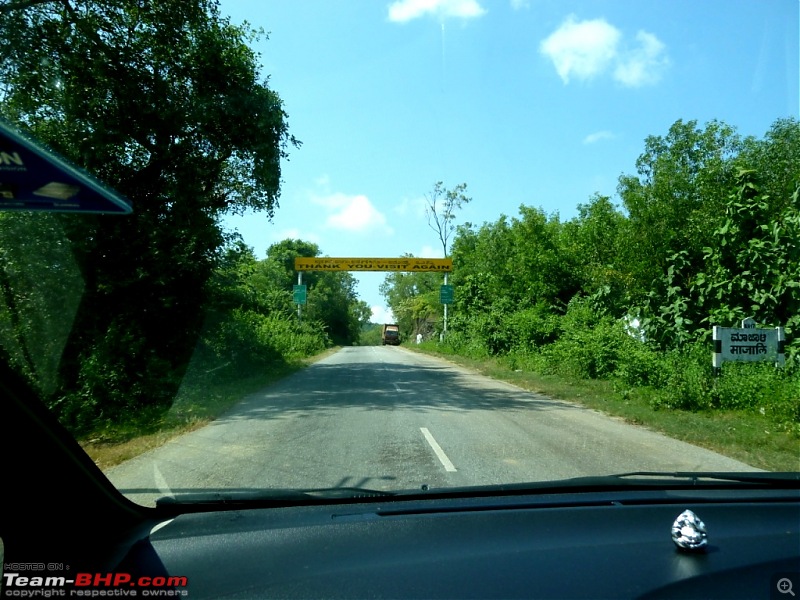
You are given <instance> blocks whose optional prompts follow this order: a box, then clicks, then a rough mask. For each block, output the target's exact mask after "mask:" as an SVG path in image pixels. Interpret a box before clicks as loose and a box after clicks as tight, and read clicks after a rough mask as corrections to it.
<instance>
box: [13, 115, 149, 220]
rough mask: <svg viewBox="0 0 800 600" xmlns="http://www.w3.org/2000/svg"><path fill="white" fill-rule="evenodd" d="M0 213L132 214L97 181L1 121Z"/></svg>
mask: <svg viewBox="0 0 800 600" xmlns="http://www.w3.org/2000/svg"><path fill="white" fill-rule="evenodd" d="M0 210H36V211H46V212H85V213H105V214H130V213H131V211H132V210H133V209H132V208H131V205H130V203H129V202H128V201H127V200H126V199H125V198H123V197H122V196H120V195H119V194H117V193H116V192H115V191H114V190H112V189H110V188H108V187H106V186H104V185H103V184H101V183H100V182H99V181H97V180H96V179H95V178H94V177H92V176H91V175H89V174H88V173H86V172H85V171H83V170H81V169H79V168H78V167H76V166H75V165H72V164H70V163H69V162H67V161H66V160H65V159H63V158H61V157H59V156H57V155H56V154H54V153H53V152H52V151H50V150H47V149H45V148H44V147H42V146H41V145H39V144H37V143H36V142H34V141H33V140H31V139H29V138H27V137H25V136H23V135H21V134H20V133H19V132H17V131H16V130H15V129H14V128H12V127H11V126H10V125H8V124H6V123H4V122H2V121H0Z"/></svg>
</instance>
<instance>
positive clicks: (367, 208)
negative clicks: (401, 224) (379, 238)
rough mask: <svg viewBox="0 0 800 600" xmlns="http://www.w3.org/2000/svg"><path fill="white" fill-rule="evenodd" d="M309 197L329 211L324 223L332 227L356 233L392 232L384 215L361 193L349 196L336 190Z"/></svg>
mask: <svg viewBox="0 0 800 600" xmlns="http://www.w3.org/2000/svg"><path fill="white" fill-rule="evenodd" d="M311 199H312V201H313V202H314V203H315V204H317V205H319V206H322V207H323V208H325V209H326V210H327V211H328V213H330V214H328V217H327V219H326V220H325V224H326V225H327V226H328V227H330V228H332V229H341V230H344V231H350V232H356V233H364V232H370V231H379V232H380V233H389V234H391V233H392V228H391V227H389V226H388V225H387V224H386V217H385V216H384V215H383V213H382V212H380V211H379V210H378V209H377V208H375V207H374V206H373V205H372V202H370V201H369V198H367V197H366V196H364V195H363V194H357V195H355V196H351V195H348V194H342V193H339V192H337V193H334V194H328V195H326V196H316V195H312V197H311Z"/></svg>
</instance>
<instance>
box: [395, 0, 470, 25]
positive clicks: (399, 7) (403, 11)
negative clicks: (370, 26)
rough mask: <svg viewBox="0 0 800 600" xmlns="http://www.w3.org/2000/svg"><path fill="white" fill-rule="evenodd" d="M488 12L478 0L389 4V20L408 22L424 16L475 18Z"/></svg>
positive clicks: (417, 0)
mask: <svg viewBox="0 0 800 600" xmlns="http://www.w3.org/2000/svg"><path fill="white" fill-rule="evenodd" d="M485 14H486V9H484V8H483V7H482V6H481V5H480V4H479V3H478V2H477V0H396V1H395V2H392V3H391V4H390V5H389V20H390V21H393V22H395V23H407V22H408V21H411V20H413V19H418V18H419V17H424V16H437V17H439V18H441V19H444V18H447V17H458V18H461V19H474V18H476V17H481V16H483V15H485Z"/></svg>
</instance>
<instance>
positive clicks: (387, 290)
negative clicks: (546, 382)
mask: <svg viewBox="0 0 800 600" xmlns="http://www.w3.org/2000/svg"><path fill="white" fill-rule="evenodd" d="M618 193H619V197H620V199H621V203H622V206H621V207H618V206H615V205H614V204H613V203H612V200H611V199H610V198H608V197H605V196H600V195H595V196H594V197H592V198H590V199H589V202H588V203H587V204H583V205H579V207H578V216H576V217H575V218H573V219H571V220H569V221H566V222H564V221H562V220H561V219H560V218H559V216H558V215H548V214H545V213H544V212H543V211H541V210H539V209H536V208H532V207H529V206H521V207H520V210H519V215H518V216H517V217H513V218H508V217H506V216H501V217H500V218H499V219H498V220H497V221H495V222H493V223H484V224H483V225H481V226H479V227H476V226H473V225H470V224H467V225H465V226H462V227H460V228H459V229H458V230H457V235H456V236H455V238H454V240H453V245H452V258H453V261H454V272H453V275H452V279H451V281H452V283H453V284H454V285H455V286H456V294H455V296H456V301H455V304H454V306H453V309H452V311H451V313H450V326H449V332H448V336H447V338H446V340H445V343H444V345H443V349H445V350H448V351H451V352H457V353H460V354H463V355H467V356H471V357H476V358H478V357H486V356H495V357H501V358H503V359H505V360H507V361H508V362H509V366H511V367H513V368H522V369H531V370H535V371H537V372H541V373H552V374H561V375H565V376H569V377H581V378H598V379H611V380H614V381H616V382H617V383H618V384H619V385H620V386H622V388H626V389H627V388H633V387H641V386H648V387H651V388H653V389H654V390H658V392H657V393H656V394H655V396H654V397H655V398H656V399H655V400H654V401H653V405H654V407H656V408H681V409H690V410H700V409H716V408H722V409H747V410H757V411H759V412H760V413H761V414H764V415H765V416H769V417H770V418H773V419H774V420H776V421H777V422H778V423H779V424H780V425H781V426H782V427H785V428H787V429H789V430H791V431H794V432H796V433H800V336H798V333H800V198H799V197H798V196H800V123H799V122H798V121H796V120H793V119H782V120H778V121H776V122H775V123H774V124H773V126H772V127H771V129H770V130H769V131H768V132H767V133H766V135H765V136H764V137H763V138H761V139H757V138H744V139H742V138H741V136H739V135H738V134H737V132H736V130H735V129H734V128H733V127H731V126H728V125H726V124H724V123H720V122H717V121H714V122H711V123H708V124H707V125H705V127H701V126H698V124H697V123H696V122H694V121H688V122H684V121H678V122H676V123H675V124H674V125H673V126H672V127H671V128H670V130H669V132H668V133H667V135H665V136H663V137H662V136H650V137H648V138H647V139H646V140H645V149H644V151H643V153H642V154H641V156H640V157H639V159H638V160H637V161H636V173H635V174H625V175H622V176H621V177H620V178H619V186H618ZM412 283H413V285H414V286H415V287H413V288H412V289H414V290H416V294H410V293H407V292H404V290H406V289H409V286H410V285H411V284H412ZM430 289H432V288H430ZM430 289H429V288H426V287H424V282H423V281H422V280H421V278H419V277H418V276H404V277H395V278H393V279H390V278H387V281H386V284H385V286H384V290H383V292H384V295H385V296H386V298H387V300H388V301H389V303H390V306H392V308H393V309H394V308H395V306H394V305H393V304H392V299H393V298H396V297H398V296H401V297H404V298H407V299H410V300H407V302H408V304H409V306H419V305H423V304H424V306H425V307H426V313H425V314H426V318H427V319H432V315H436V318H437V319H439V322H438V323H437V326H438V327H439V328H441V321H440V319H441V308H440V307H436V306H435V300H436V298H435V295H433V293H432V292H431V291H430ZM398 306H399V307H400V308H403V307H404V305H402V304H398ZM395 314H398V315H399V316H400V317H405V315H406V313H405V312H403V311H402V310H401V311H399V312H398V311H397V310H396V312H395ZM745 317H753V318H754V319H755V320H756V322H757V323H759V326H763V327H775V326H778V325H781V326H783V327H785V330H786V334H787V345H786V355H787V365H786V368H785V369H782V370H780V369H775V368H774V366H772V365H764V364H726V365H725V367H724V368H723V375H722V377H719V378H714V376H713V373H712V364H711V342H710V338H711V331H712V328H713V326H714V325H720V326H724V327H738V326H739V323H740V321H741V320H742V319H743V318H745ZM401 323H403V320H401ZM412 325H413V322H411V321H406V327H407V328H408V327H410V326H412Z"/></svg>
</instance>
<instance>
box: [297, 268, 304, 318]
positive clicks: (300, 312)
mask: <svg viewBox="0 0 800 600" xmlns="http://www.w3.org/2000/svg"><path fill="white" fill-rule="evenodd" d="M297 285H303V272H302V271H298V272H297ZM302 319H303V305H302V304H300V303H299V302H298V304H297V320H298V321H301V320H302Z"/></svg>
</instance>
